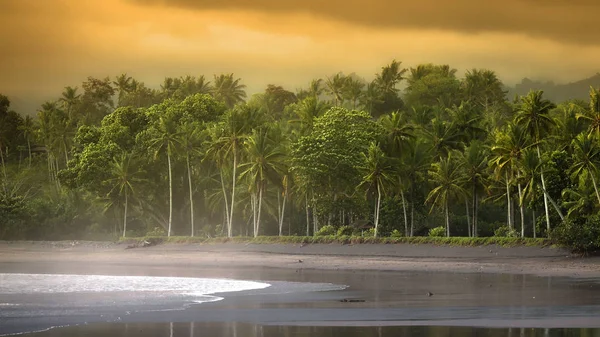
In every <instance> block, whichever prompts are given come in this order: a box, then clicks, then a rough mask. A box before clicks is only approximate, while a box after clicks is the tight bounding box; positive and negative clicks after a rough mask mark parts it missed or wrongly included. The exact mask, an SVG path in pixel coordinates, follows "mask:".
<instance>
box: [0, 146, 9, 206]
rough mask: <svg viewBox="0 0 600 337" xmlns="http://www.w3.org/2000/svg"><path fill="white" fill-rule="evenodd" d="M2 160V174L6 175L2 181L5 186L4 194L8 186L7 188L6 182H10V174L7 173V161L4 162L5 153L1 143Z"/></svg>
mask: <svg viewBox="0 0 600 337" xmlns="http://www.w3.org/2000/svg"><path fill="white" fill-rule="evenodd" d="M0 162H1V163H2V174H3V175H4V180H3V183H2V186H3V188H4V194H6V193H7V192H8V191H7V188H6V183H7V182H8V175H7V174H6V163H4V154H3V151H2V145H0Z"/></svg>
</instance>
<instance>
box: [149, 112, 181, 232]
mask: <svg viewBox="0 0 600 337" xmlns="http://www.w3.org/2000/svg"><path fill="white" fill-rule="evenodd" d="M154 131H155V132H156V133H155V135H154V138H152V140H151V141H150V146H151V147H152V148H153V149H154V156H155V157H158V155H159V154H160V153H161V152H163V151H164V152H165V153H166V154H167V163H168V170H169V227H168V230H167V236H171V225H172V223H173V171H172V165H171V159H172V156H173V152H174V150H175V148H176V145H177V143H178V141H179V139H178V138H177V129H176V124H175V121H174V120H173V116H171V115H170V114H165V115H163V116H160V117H159V119H158V121H157V123H156V125H155V127H154Z"/></svg>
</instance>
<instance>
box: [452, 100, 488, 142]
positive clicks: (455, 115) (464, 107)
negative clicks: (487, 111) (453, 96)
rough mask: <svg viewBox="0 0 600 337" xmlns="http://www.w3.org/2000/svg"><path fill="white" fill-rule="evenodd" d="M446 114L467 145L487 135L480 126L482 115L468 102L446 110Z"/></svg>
mask: <svg viewBox="0 0 600 337" xmlns="http://www.w3.org/2000/svg"><path fill="white" fill-rule="evenodd" d="M446 112H448V114H449V116H450V120H451V121H452V124H453V126H454V128H455V129H456V132H458V133H460V135H461V136H462V138H463V141H464V142H465V144H468V143H470V142H471V140H473V139H481V136H483V135H485V130H484V129H483V128H482V127H481V126H480V122H481V120H482V117H481V114H480V112H479V111H477V109H476V108H475V107H474V106H473V105H472V104H471V103H469V102H468V101H462V102H461V103H460V105H458V106H457V105H454V106H452V108H446Z"/></svg>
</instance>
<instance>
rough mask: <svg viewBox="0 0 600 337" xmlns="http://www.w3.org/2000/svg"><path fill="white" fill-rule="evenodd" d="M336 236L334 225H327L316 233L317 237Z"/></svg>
mask: <svg viewBox="0 0 600 337" xmlns="http://www.w3.org/2000/svg"><path fill="white" fill-rule="evenodd" d="M335 234H336V230H335V227H333V226H332V225H326V226H323V227H321V228H320V229H319V230H318V231H317V232H316V233H315V236H333V235H335Z"/></svg>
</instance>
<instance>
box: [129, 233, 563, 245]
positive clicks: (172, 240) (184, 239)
mask: <svg viewBox="0 0 600 337" xmlns="http://www.w3.org/2000/svg"><path fill="white" fill-rule="evenodd" d="M119 241H120V242H124V243H129V244H135V243H139V242H142V241H148V242H151V243H153V244H219V243H252V244H292V243H295V244H298V243H305V244H310V243H321V244H333V243H337V244H434V245H447V246H461V247H475V246H486V245H498V246H503V247H516V246H534V247H548V246H552V244H553V243H552V241H551V240H549V239H533V238H507V237H480V238H469V237H450V238H446V237H429V236H417V237H378V238H375V237H362V236H333V235H332V236H259V237H256V238H254V237H239V236H236V237H233V238H226V237H217V238H204V237H189V236H171V237H165V236H146V237H137V238H121V239H120V240H119Z"/></svg>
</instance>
